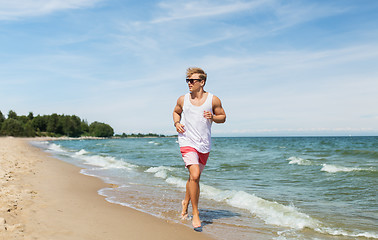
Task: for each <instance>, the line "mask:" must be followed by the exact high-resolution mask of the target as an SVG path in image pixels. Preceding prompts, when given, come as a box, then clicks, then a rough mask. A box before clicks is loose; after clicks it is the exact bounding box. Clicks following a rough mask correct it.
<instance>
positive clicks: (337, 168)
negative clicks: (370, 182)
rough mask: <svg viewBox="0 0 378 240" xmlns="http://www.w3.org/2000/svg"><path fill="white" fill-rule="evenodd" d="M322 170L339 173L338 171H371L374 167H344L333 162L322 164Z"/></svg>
mask: <svg viewBox="0 0 378 240" xmlns="http://www.w3.org/2000/svg"><path fill="white" fill-rule="evenodd" d="M322 166H323V167H322V169H321V171H324V172H329V173H337V172H352V171H370V170H372V169H368V168H357V167H343V166H337V165H331V164H322Z"/></svg>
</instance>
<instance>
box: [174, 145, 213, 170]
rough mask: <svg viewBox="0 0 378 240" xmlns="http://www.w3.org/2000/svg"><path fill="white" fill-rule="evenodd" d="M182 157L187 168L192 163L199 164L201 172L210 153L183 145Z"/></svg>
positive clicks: (181, 149)
mask: <svg viewBox="0 0 378 240" xmlns="http://www.w3.org/2000/svg"><path fill="white" fill-rule="evenodd" d="M180 151H181V155H182V159H183V160H184V162H185V167H186V168H187V167H188V166H190V165H193V164H198V165H199V167H200V170H201V172H202V171H203V169H204V168H205V165H206V162H207V159H208V158H209V154H210V153H209V152H208V153H200V152H198V151H197V150H196V149H195V148H192V147H181V148H180Z"/></svg>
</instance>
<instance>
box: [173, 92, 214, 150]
mask: <svg viewBox="0 0 378 240" xmlns="http://www.w3.org/2000/svg"><path fill="white" fill-rule="evenodd" d="M204 111H210V112H211V113H213V94H211V93H208V94H207V98H206V101H205V102H204V103H203V104H202V105H201V106H195V105H193V104H192V103H191V102H190V93H187V94H185V98H184V106H183V111H182V113H181V121H180V123H181V124H183V125H184V126H185V127H184V129H185V132H184V133H179V134H178V141H179V145H180V147H193V148H195V149H196V150H197V151H198V152H200V153H208V152H210V149H211V124H212V122H213V121H211V120H210V119H206V118H205V117H204V116H203V112H204Z"/></svg>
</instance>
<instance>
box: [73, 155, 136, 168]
mask: <svg viewBox="0 0 378 240" xmlns="http://www.w3.org/2000/svg"><path fill="white" fill-rule="evenodd" d="M80 159H82V160H83V161H84V163H85V164H87V165H93V166H97V167H102V168H104V169H110V168H124V169H132V168H134V167H135V166H134V165H132V164H130V163H127V162H125V161H123V160H119V159H116V158H115V157H111V156H100V155H81V156H80Z"/></svg>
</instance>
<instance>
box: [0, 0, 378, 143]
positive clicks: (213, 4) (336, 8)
mask: <svg viewBox="0 0 378 240" xmlns="http://www.w3.org/2000/svg"><path fill="white" fill-rule="evenodd" d="M377 12H378V1H375V0H354V1H350V0H335V1H325V0H324V1H322V0H320V1H305V0H303V1H278V0H256V1H243V0H240V1H234V0H204V1H190V0H186V1H180V0H174V1H172V0H162V1H127V0H17V1H7V0H0V86H1V87H0V110H1V111H2V112H3V113H4V114H7V113H8V111H9V110H11V109H12V110H14V111H16V112H17V113H18V114H19V115H24V114H28V113H29V112H30V111H32V112H33V113H34V114H35V115H37V114H41V115H43V114H51V113H59V114H68V115H72V114H75V115H78V116H79V117H81V118H82V119H87V120H88V122H93V121H101V122H106V123H109V124H110V125H111V126H113V127H114V129H115V131H116V133H122V132H126V133H137V132H142V133H148V132H154V133H163V134H174V133H175V129H174V128H173V123H172V110H173V107H174V105H175V103H176V100H177V98H178V97H179V96H180V95H183V94H185V93H186V92H187V91H188V88H187V85H186V83H185V70H186V68H187V67H191V66H198V67H202V68H204V69H205V71H206V72H207V73H208V81H207V84H206V90H207V91H210V92H212V93H214V94H215V95H217V96H218V97H219V98H220V99H221V100H222V103H223V107H224V108H225V110H226V113H227V122H226V124H221V125H216V124H214V126H213V133H214V135H215V136H281V135H378V107H377V105H378V44H377V43H378V15H377V14H376V13H377Z"/></svg>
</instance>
